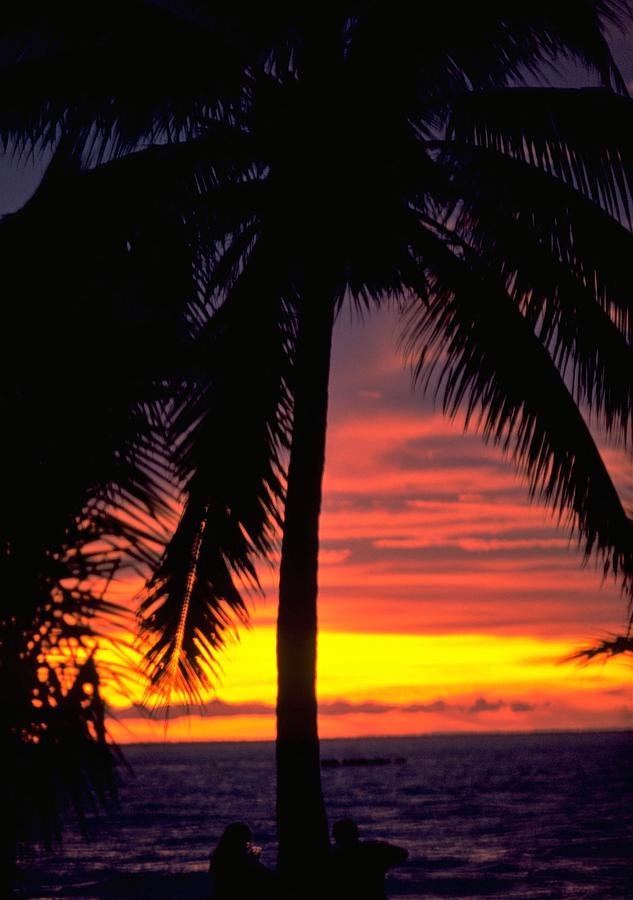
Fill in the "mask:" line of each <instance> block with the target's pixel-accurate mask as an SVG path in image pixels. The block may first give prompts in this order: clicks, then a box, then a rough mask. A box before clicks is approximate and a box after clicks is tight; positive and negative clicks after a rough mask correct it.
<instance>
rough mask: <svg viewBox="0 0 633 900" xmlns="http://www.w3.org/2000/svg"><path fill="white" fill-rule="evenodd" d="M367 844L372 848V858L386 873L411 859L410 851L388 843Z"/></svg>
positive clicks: (369, 842) (371, 842)
mask: <svg viewBox="0 0 633 900" xmlns="http://www.w3.org/2000/svg"><path fill="white" fill-rule="evenodd" d="M367 844H368V845H369V846H371V848H372V856H374V858H375V859H376V862H377V863H378V864H379V865H380V867H381V868H382V869H384V870H385V871H386V870H387V869H392V868H393V867H394V866H400V865H402V863H403V862H406V860H407V859H408V857H409V851H408V850H405V848H404V847H398V846H397V845H396V844H390V843H389V842H388V841H368V842H367Z"/></svg>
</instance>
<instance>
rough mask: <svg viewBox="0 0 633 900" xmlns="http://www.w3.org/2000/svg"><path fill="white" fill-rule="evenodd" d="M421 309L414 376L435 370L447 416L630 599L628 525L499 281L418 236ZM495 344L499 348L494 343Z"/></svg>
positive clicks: (566, 397) (436, 241)
mask: <svg viewBox="0 0 633 900" xmlns="http://www.w3.org/2000/svg"><path fill="white" fill-rule="evenodd" d="M417 252H418V254H419V257H420V261H421V264H422V265H423V266H424V269H425V271H426V273H427V284H426V291H427V293H428V303H427V305H424V306H422V308H419V306H418V307H416V311H415V312H414V313H413V318H412V331H411V346H412V348H417V352H418V353H419V351H420V350H422V353H421V354H419V356H418V362H417V367H416V376H417V377H418V378H420V377H421V375H422V372H423V367H424V366H425V365H426V364H427V363H430V365H431V366H435V367H436V368H437V367H438V366H439V381H438V384H439V386H438V391H440V392H441V394H442V396H443V404H444V408H445V410H446V412H447V413H448V414H449V415H455V414H456V413H457V411H458V409H460V408H461V407H462V405H464V407H465V411H466V423H467V424H469V423H471V422H474V424H475V426H476V427H477V428H478V429H479V430H480V431H481V433H482V434H483V436H484V438H485V439H486V440H489V441H491V442H492V443H494V444H499V445H501V446H502V447H503V449H504V450H506V451H508V452H509V453H511V455H512V457H513V458H514V460H515V461H516V463H517V465H518V467H519V469H520V470H521V471H523V472H524V473H525V474H526V476H527V478H528V480H529V484H530V490H531V493H532V494H534V495H536V496H538V497H540V498H542V499H543V500H545V501H546V502H547V503H548V504H549V505H551V506H552V507H553V508H554V509H555V510H557V512H558V515H559V517H560V518H562V519H565V520H566V521H567V522H568V524H569V526H570V527H571V528H572V529H573V530H574V531H575V533H576V534H577V535H578V536H579V539H582V542H583V546H584V552H585V555H586V556H589V555H591V554H592V553H595V554H596V555H597V556H598V557H599V558H600V559H601V560H602V564H603V569H604V572H605V575H606V574H607V573H609V572H612V573H613V574H614V575H617V576H618V577H619V578H620V580H621V582H622V584H623V587H624V589H625V590H626V591H627V592H630V591H631V580H632V576H633V541H632V536H633V523H632V522H631V520H630V519H629V518H628V517H627V515H626V513H625V511H624V509H623V507H622V503H621V501H620V498H619V496H618V494H617V491H616V490H615V488H614V485H613V483H612V481H611V478H610V476H609V474H608V472H607V470H606V468H605V465H604V462H603V460H602V458H601V456H600V453H599V452H598V449H597V447H596V444H595V442H594V440H593V437H592V436H591V433H590V431H589V429H588V427H587V425H586V423H585V421H584V419H583V417H582V415H581V413H580V411H579V410H578V408H577V406H576V404H575V403H574V401H573V398H572V396H571V394H570V393H569V390H568V388H567V387H566V385H565V383H564V381H563V379H562V378H561V375H560V373H559V372H558V370H557V368H556V366H555V364H554V362H553V360H552V358H551V357H550V355H549V354H548V352H547V350H546V348H545V347H544V346H543V344H542V343H541V341H540V340H539V339H538V336H537V335H536V334H535V332H534V329H533V327H532V324H531V323H530V321H529V320H528V319H526V317H525V316H524V315H522V313H521V311H520V310H519V309H518V308H517V305H516V303H515V302H514V301H513V299H512V298H511V297H509V296H508V294H507V293H506V291H505V289H504V282H503V279H500V278H499V273H496V272H495V271H494V270H491V269H490V268H489V267H488V266H487V264H485V263H484V262H483V261H482V260H481V258H480V257H479V256H478V255H477V254H476V253H474V252H473V251H472V250H470V249H469V248H464V247H462V248H460V250H459V253H455V252H453V251H452V250H451V249H450V247H449V246H448V245H447V243H445V242H444V241H443V240H441V238H439V237H438V236H436V235H434V234H432V233H431V232H430V231H428V230H427V231H425V233H423V235H422V236H421V237H420V239H419V241H418V243H417ZM500 336H502V339H501V340H500Z"/></svg>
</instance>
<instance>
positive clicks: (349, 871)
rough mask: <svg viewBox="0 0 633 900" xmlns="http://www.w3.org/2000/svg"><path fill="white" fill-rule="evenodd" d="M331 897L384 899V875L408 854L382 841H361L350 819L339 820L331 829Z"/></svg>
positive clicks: (340, 898)
mask: <svg viewBox="0 0 633 900" xmlns="http://www.w3.org/2000/svg"><path fill="white" fill-rule="evenodd" d="M332 836H333V838H334V847H333V850H332V860H331V873H332V892H331V895H330V896H331V897H332V898H337V900H343V898H347V900H386V897H387V895H386V893H385V874H386V872H387V870H388V869H391V868H393V866H398V865H400V864H401V863H403V862H404V861H405V860H406V858H407V856H408V855H409V854H408V853H407V851H406V850H405V849H404V848H403V847H396V845H395V844H388V843H387V842H386V841H361V840H360V837H359V834H358V826H357V825H356V822H354V821H353V820H352V819H341V820H340V821H339V822H336V823H335V824H334V827H333V828H332Z"/></svg>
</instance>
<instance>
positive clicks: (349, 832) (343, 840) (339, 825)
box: [332, 819, 359, 847]
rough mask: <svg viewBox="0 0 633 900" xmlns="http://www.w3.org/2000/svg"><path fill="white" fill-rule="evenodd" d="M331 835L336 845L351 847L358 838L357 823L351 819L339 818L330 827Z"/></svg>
mask: <svg viewBox="0 0 633 900" xmlns="http://www.w3.org/2000/svg"><path fill="white" fill-rule="evenodd" d="M332 837H333V838H334V841H335V842H336V845H337V847H351V846H352V845H353V844H357V843H358V840H359V835H358V825H357V824H356V822H355V821H354V820H353V819H339V821H338V822H335V823H334V825H333V827H332Z"/></svg>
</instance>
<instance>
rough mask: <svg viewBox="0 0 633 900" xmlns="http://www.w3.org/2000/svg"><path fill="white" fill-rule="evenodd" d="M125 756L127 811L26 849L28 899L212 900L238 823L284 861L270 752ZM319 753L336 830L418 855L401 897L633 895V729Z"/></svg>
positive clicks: (402, 878)
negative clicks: (220, 852) (50, 846)
mask: <svg viewBox="0 0 633 900" xmlns="http://www.w3.org/2000/svg"><path fill="white" fill-rule="evenodd" d="M124 750H125V757H126V759H127V761H128V762H129V764H130V766H131V772H130V773H127V774H125V775H124V780H123V784H122V787H121V791H120V805H119V808H118V809H117V810H113V811H111V812H108V813H107V814H106V813H103V814H101V815H99V816H98V817H96V818H94V819H93V820H92V821H91V823H90V839H89V840H85V839H83V838H81V837H80V836H79V835H77V834H76V833H74V832H73V831H72V830H69V831H68V833H67V834H66V836H65V839H64V843H63V845H62V847H61V848H60V849H58V850H56V851H55V852H45V851H44V850H43V849H42V848H30V849H24V850H23V852H22V855H21V860H20V878H19V882H18V890H17V893H16V895H15V896H17V897H30V898H50V897H71V896H73V897H84V898H92V897H121V898H124V897H129V898H135V897H139V898H140V897H146V898H153V900H158V898H172V900H179V898H183V900H184V898H202V897H205V896H206V892H207V886H206V876H205V873H206V868H207V865H208V857H209V852H210V850H211V849H212V847H213V846H214V844H215V842H216V840H217V838H218V837H219V835H220V833H221V831H222V830H223V828H224V827H225V826H226V825H227V824H228V823H230V822H232V821H236V820H244V821H246V822H248V823H249V824H250V826H251V828H252V830H253V833H254V841H255V842H256V843H257V844H259V845H261V846H262V847H263V848H264V849H263V855H262V860H263V862H264V863H266V864H268V865H271V866H272V865H273V864H274V859H275V832H274V811H275V797H274V747H273V745H272V744H271V743H216V744H164V745H155V744H154V745H150V744H145V745H132V746H128V747H126V748H124ZM322 757H323V760H324V762H325V765H324V768H323V782H324V792H325V797H326V803H327V808H328V814H329V817H330V822H333V821H335V820H336V819H339V818H344V817H352V818H354V819H355V820H356V821H357V822H358V825H359V827H360V831H361V837H364V838H380V839H383V840H388V841H391V842H393V843H396V844H398V845H400V846H403V847H406V849H407V850H408V851H409V859H408V861H407V863H406V864H404V865H402V866H399V867H398V868H397V869H394V870H393V871H392V873H391V875H390V877H389V879H388V882H387V892H388V895H389V896H390V897H394V898H396V897H408V898H428V900H432V898H447V897H450V898H473V897H486V898H530V900H535V898H546V897H547V898H560V897H566V898H573V900H582V898H618V900H623V898H631V897H633V880H632V861H633V765H632V763H633V733H632V732H585V733H552V734H521V735H445V736H440V735H432V736H423V737H414V738H375V739H358V740H326V741H323V742H322ZM350 761H355V764H352V763H350ZM359 761H361V762H362V761H364V762H365V763H366V764H364V765H362V764H359Z"/></svg>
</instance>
